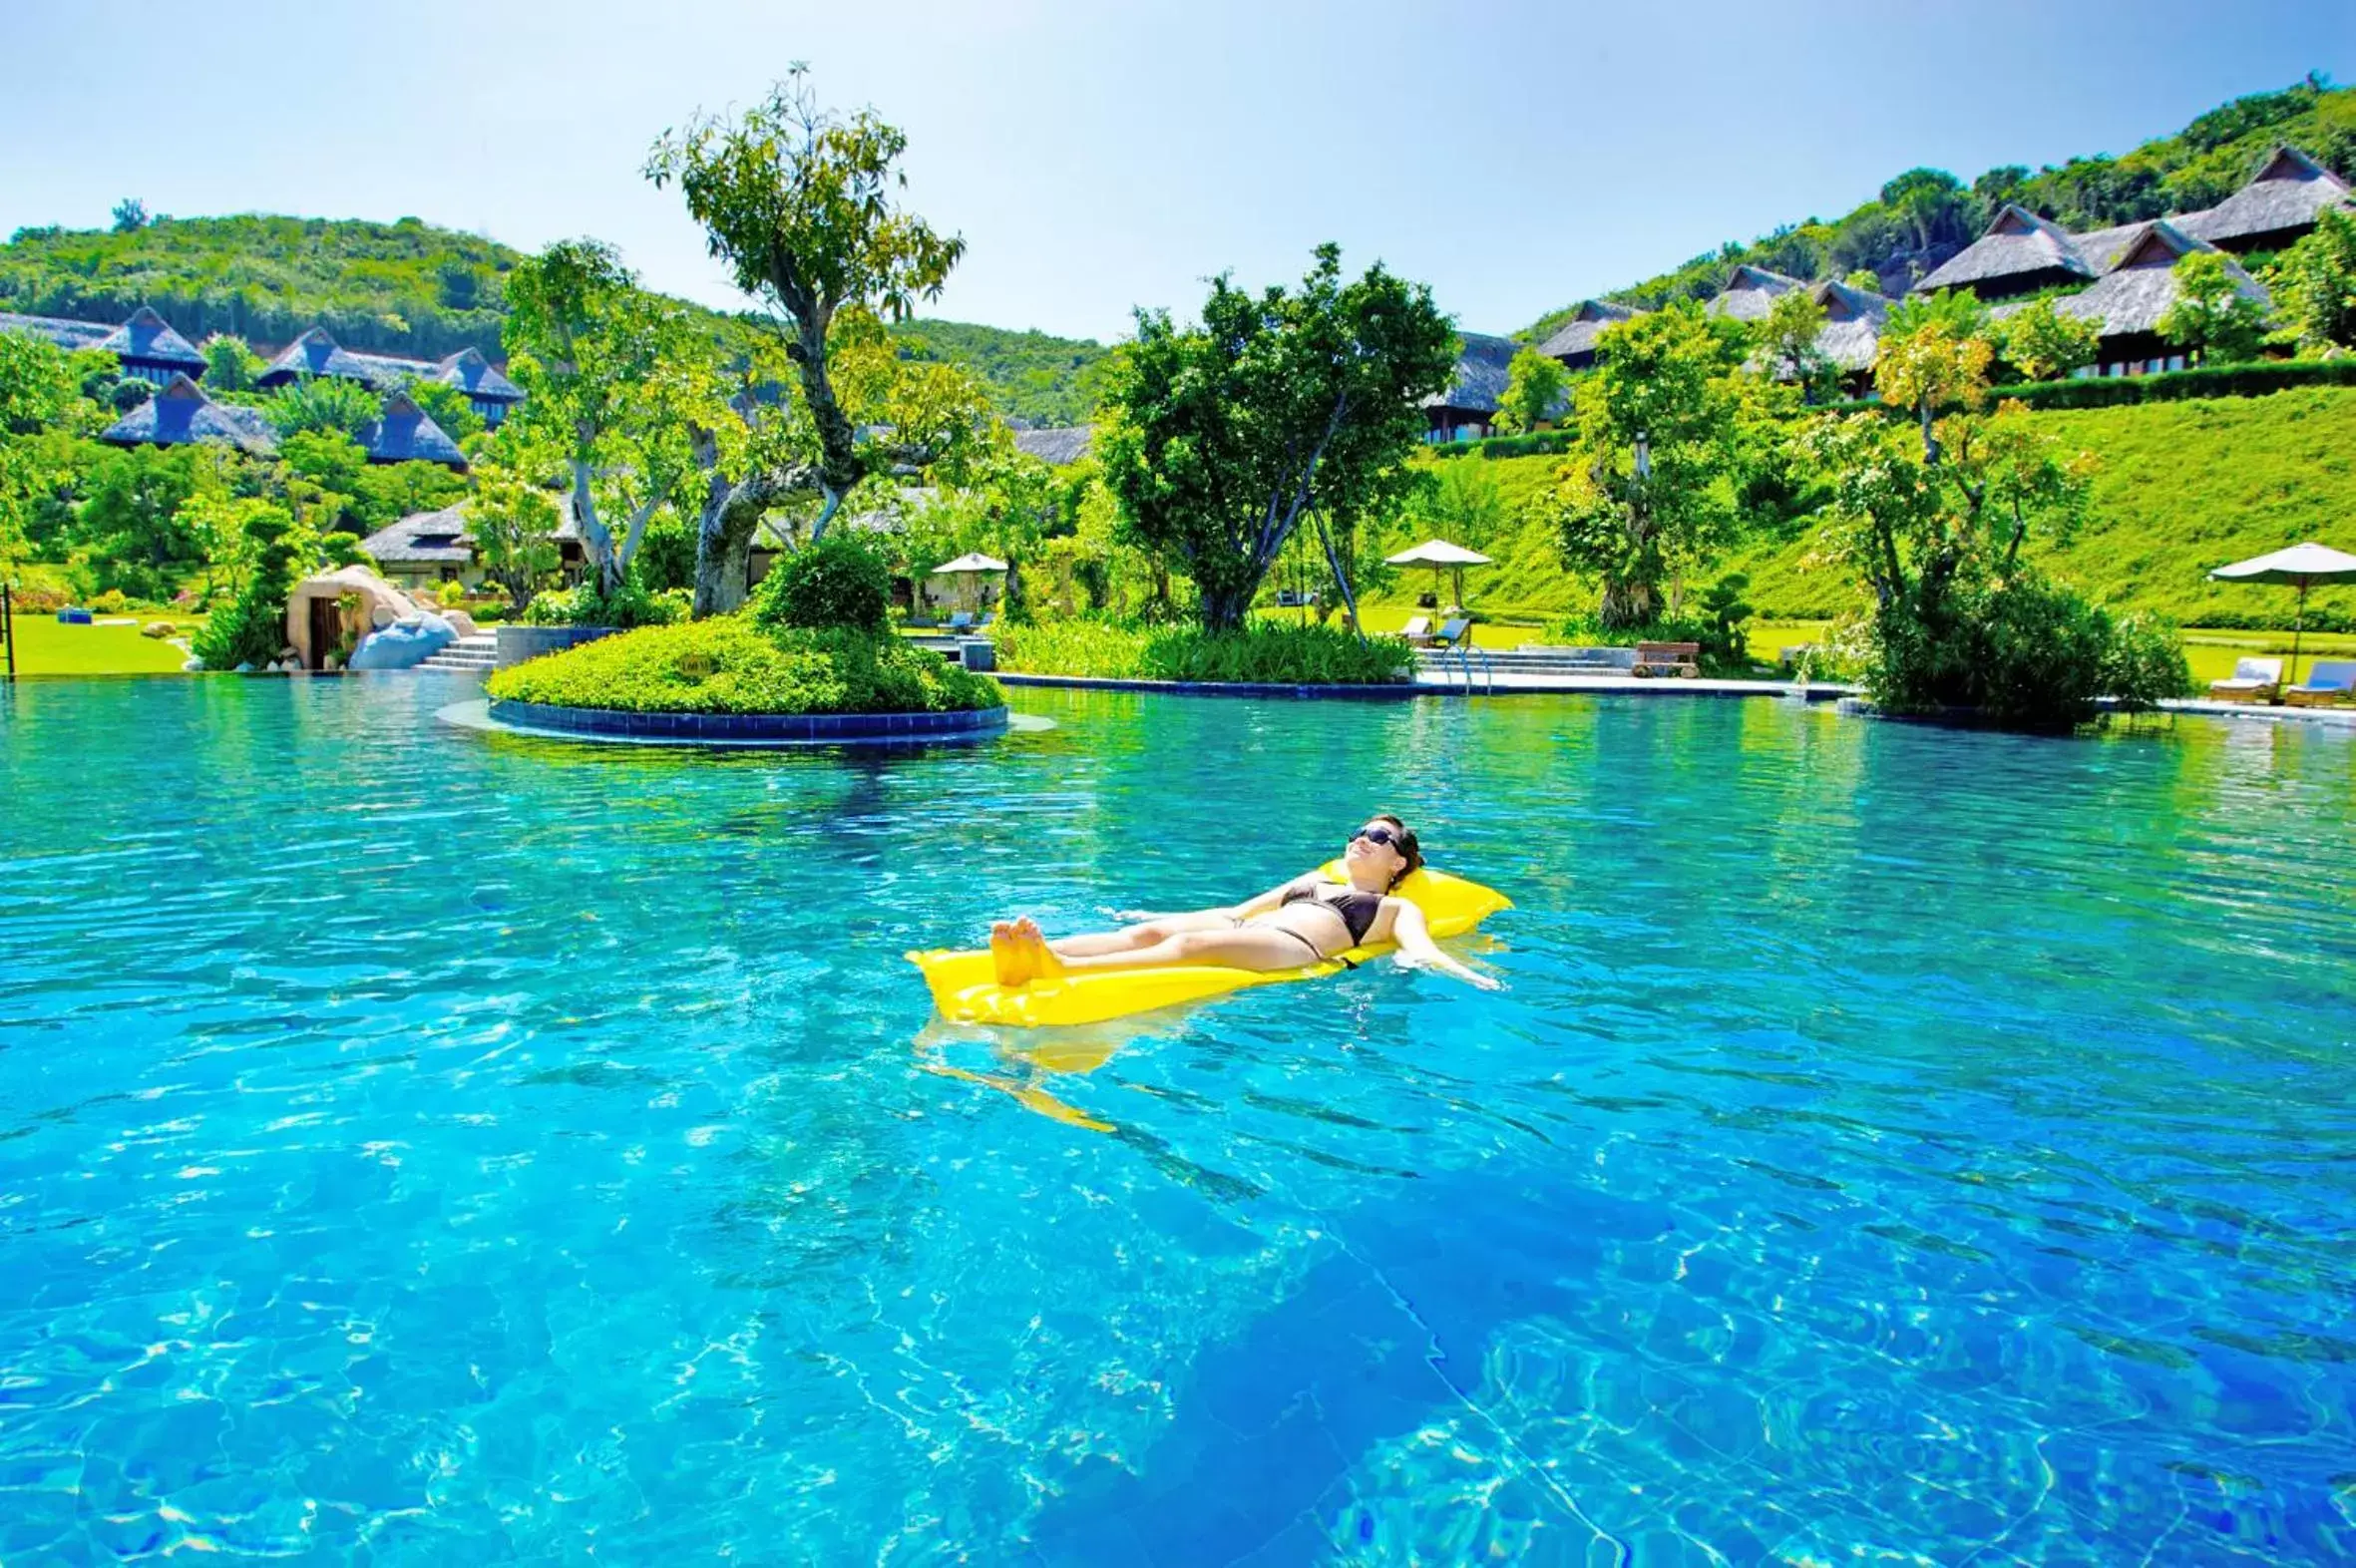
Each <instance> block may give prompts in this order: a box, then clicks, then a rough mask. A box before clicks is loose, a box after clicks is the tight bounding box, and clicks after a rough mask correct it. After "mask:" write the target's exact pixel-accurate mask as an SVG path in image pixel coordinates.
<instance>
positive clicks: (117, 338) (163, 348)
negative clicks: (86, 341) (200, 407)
mask: <svg viewBox="0 0 2356 1568" xmlns="http://www.w3.org/2000/svg"><path fill="white" fill-rule="evenodd" d="M98 346H99V347H100V348H103V349H105V350H106V351H107V352H109V353H111V354H113V355H114V356H115V357H116V358H117V359H120V360H121V361H123V363H125V364H127V365H161V366H164V367H166V368H168V369H172V370H185V371H187V372H188V373H189V374H190V375H192V376H200V375H202V374H203V373H204V356H203V355H202V354H199V353H197V352H196V344H194V343H192V342H190V341H189V340H188V339H187V338H185V337H182V336H181V335H180V334H179V333H178V332H175V331H173V330H172V323H171V322H169V321H167V320H165V319H164V318H163V317H162V316H160V315H158V314H156V312H155V311H154V310H153V309H151V308H149V307H148V306H146V305H142V306H140V307H139V308H138V309H137V310H134V311H133V312H132V313H131V319H130V320H128V321H126V322H124V323H123V324H122V325H121V326H119V327H117V328H115V330H114V331H112V332H110V333H108V334H107V337H106V341H105V342H103V343H100V344H99V345H98Z"/></svg>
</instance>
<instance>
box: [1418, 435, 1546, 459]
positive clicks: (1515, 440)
mask: <svg viewBox="0 0 2356 1568" xmlns="http://www.w3.org/2000/svg"><path fill="white" fill-rule="evenodd" d="M1571 435H1572V433H1571V432H1570V431H1568V430H1539V431H1533V432H1531V433H1530V434H1529V435H1526V436H1490V437H1488V438H1486V439H1485V440H1481V441H1447V442H1434V443H1433V444H1432V445H1431V446H1430V447H1428V448H1426V449H1425V450H1427V451H1428V452H1429V453H1430V454H1431V455H1432V456H1433V457H1442V458H1460V457H1479V458H1515V457H1559V456H1560V455H1562V454H1563V453H1565V452H1568V451H1570V450H1571Z"/></svg>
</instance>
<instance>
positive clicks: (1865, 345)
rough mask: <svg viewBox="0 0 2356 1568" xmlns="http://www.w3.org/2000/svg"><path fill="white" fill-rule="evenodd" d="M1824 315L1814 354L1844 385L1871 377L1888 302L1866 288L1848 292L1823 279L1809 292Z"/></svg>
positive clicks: (1836, 282)
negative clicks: (1828, 366)
mask: <svg viewBox="0 0 2356 1568" xmlns="http://www.w3.org/2000/svg"><path fill="white" fill-rule="evenodd" d="M1808 292H1809V294H1810V296H1811V297H1812V298H1813V299H1814V300H1815V302H1816V303H1817V305H1819V306H1820V307H1822V309H1823V312H1824V325H1823V328H1822V330H1820V331H1819V332H1817V333H1816V351H1817V352H1818V353H1820V354H1822V355H1823V356H1824V357H1825V358H1826V359H1829V360H1831V361H1832V364H1833V368H1834V369H1836V370H1838V371H1839V372H1840V375H1841V379H1842V380H1843V381H1844V382H1853V381H1854V380H1855V379H1856V378H1858V377H1870V376H1871V375H1872V374H1873V361H1874V360H1875V359H1876V358H1877V357H1878V356H1879V355H1880V353H1881V329H1882V327H1883V326H1885V325H1886V324H1887V323H1888V321H1889V315H1890V305H1891V303H1892V301H1891V300H1889V299H1888V298H1886V297H1885V296H1883V295H1881V294H1877V293H1875V292H1874V291H1873V290H1871V289H1869V288H1851V287H1850V286H1849V285H1848V284H1846V283H1843V282H1841V281H1840V280H1839V279H1838V278H1829V277H1828V278H1826V279H1825V280H1824V281H1822V282H1821V283H1818V284H1816V285H1815V287H1814V288H1812V289H1810V290H1809V291H1808Z"/></svg>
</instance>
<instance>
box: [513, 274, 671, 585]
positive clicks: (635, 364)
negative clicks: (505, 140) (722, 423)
mask: <svg viewBox="0 0 2356 1568" xmlns="http://www.w3.org/2000/svg"><path fill="white" fill-rule="evenodd" d="M507 298H508V317H507V326H506V329H505V333H506V339H507V344H508V350H509V364H508V373H509V374H510V375H511V376H513V377H514V378H515V380H516V383H517V385H519V386H521V387H522V388H523V389H524V391H525V393H526V401H525V403H524V406H523V409H522V410H521V411H520V412H519V413H518V414H517V415H516V416H515V417H516V418H517V419H519V420H522V421H524V422H525V423H526V425H527V427H528V428H527V431H526V436H525V439H529V440H534V441H538V442H541V443H544V444H545V445H547V446H548V447H549V448H550V449H552V450H553V451H555V452H558V453H560V454H562V461H563V463H564V466H565V468H566V471H567V472H568V474H569V475H570V477H571V480H572V488H573V510H574V518H575V522H576V524H577V525H578V527H579V528H580V530H581V539H582V546H583V550H584V553H585V554H586V555H587V556H588V558H589V564H590V566H591V567H592V568H594V570H595V572H596V577H597V582H596V587H597V591H598V592H599V593H600V594H605V595H611V594H613V593H615V592H617V591H619V590H620V588H622V586H623V584H624V583H626V582H627V581H628V578H629V568H630V561H631V558H633V557H634V556H635V555H636V554H637V551H638V546H639V544H640V543H641V542H642V541H643V540H644V539H645V537H646V526H647V524H648V523H649V522H650V521H651V520H652V519H653V516H654V513H655V509H657V508H658V507H660V506H662V505H663V504H664V503H665V502H667V501H669V500H670V499H671V498H672V497H673V496H674V495H676V494H677V493H678V491H679V489H680V487H681V485H683V484H684V483H685V482H686V480H687V478H688V476H689V475H690V473H691V472H692V471H693V469H694V458H693V455H692V452H691V450H690V431H691V428H692V427H693V426H694V425H695V424H696V422H697V421H699V420H703V419H708V418H709V417H710V415H709V410H710V408H711V407H712V406H713V404H714V403H715V402H716V397H715V389H714V383H713V379H712V366H711V363H710V361H711V342H710V340H709V339H708V338H707V337H705V336H703V335H702V334H701V333H700V332H698V331H697V330H696V328H695V326H694V325H693V323H692V322H691V321H690V320H689V318H688V317H687V316H686V314H685V313H684V312H683V311H682V310H681V309H680V308H679V307H678V306H677V305H674V304H673V303H671V302H670V301H668V300H665V299H662V298H659V297H657V296H655V295H653V294H650V293H647V292H646V291H645V290H644V289H641V288H639V287H638V284H637V278H636V276H635V275H634V274H633V273H632V272H631V271H630V270H629V269H628V268H627V267H625V266H623V265H622V263H621V259H620V257H619V256H618V255H616V254H615V252H614V251H613V249H612V247H610V246H608V245H606V244H603V243H601V242H599V241H597V240H593V239H568V240H561V241H559V242H558V243H556V244H553V245H550V246H549V247H548V248H547V249H546V250H544V251H542V252H541V253H540V254H539V255H537V256H535V257H533V258H531V259H530V260H528V261H525V262H522V263H520V264H519V265H518V266H517V267H516V268H515V269H514V270H513V271H512V272H510V273H509V274H508V280H507Z"/></svg>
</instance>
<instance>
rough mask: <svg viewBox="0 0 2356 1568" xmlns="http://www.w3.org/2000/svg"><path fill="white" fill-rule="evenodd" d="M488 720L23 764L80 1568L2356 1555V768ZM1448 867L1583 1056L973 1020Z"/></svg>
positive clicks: (27, 1270)
mask: <svg viewBox="0 0 2356 1568" xmlns="http://www.w3.org/2000/svg"><path fill="white" fill-rule="evenodd" d="M471 690H472V688H471V686H470V685H468V684H467V683H465V682H463V681H457V680H450V681H446V680H442V679H438V678H435V677H409V678H402V677H379V678H371V679H352V680H344V681H312V682H291V683H290V682H262V681H235V680H228V679H213V680H203V681H181V680H156V681H111V682H96V681H94V682H73V683H68V682H34V683H27V684H25V685H23V686H20V687H18V688H17V689H15V690H14V691H13V692H6V693H0V1562H5V1563H6V1564H8V1565H9V1568H19V1565H23V1564H34V1563H48V1562H83V1561H95V1560H108V1559H112V1558H115V1557H118V1556H120V1557H153V1556H161V1555H166V1554H170V1553H172V1552H174V1551H176V1550H186V1549H190V1548H215V1549H217V1550H218V1551H219V1552H221V1553H223V1554H237V1553H243V1554H249V1555H267V1554H278V1555H298V1554H305V1553H312V1554H317V1555H319V1556H321V1557H323V1558H327V1559H329V1560H334V1559H340V1558H359V1559H363V1560H366V1561H370V1562H377V1563H428V1562H430V1563H447V1562H488V1561H495V1560H510V1559H515V1560H527V1561H585V1560H589V1559H590V1558H591V1557H593V1558H595V1559H597V1560H601V1561H606V1562H681V1561H702V1560H709V1559H712V1558H717V1557H722V1556H732V1557H734V1558H737V1559H740V1560H748V1561H811V1562H829V1563H833V1562H850V1561H860V1562H890V1563H907V1562H921V1561H934V1560H947V1559H962V1560H969V1561H976V1562H1043V1563H1057V1564H1061V1563H1133V1562H1150V1563H1209V1562H1225V1561H1230V1560H1251V1561H1255V1562H1262V1563H1272V1564H1273V1563H1295V1562H1321V1561H1353V1562H1406V1561H1410V1560H1412V1561H1420V1562H1434V1563H1436V1562H1456V1561H1483V1562H1489V1561H1525V1562H1533V1563H1575V1564H1582V1565H1587V1564H1605V1563H1613V1562H1636V1563H1645V1564H1656V1563H1706V1562H1708V1563H1716V1562H1725V1561H1731V1562H1737V1563H1742V1562H1754V1561H1762V1560H1783V1561H1792V1562H1816V1563H1836V1564H1844V1563H1851V1562H1881V1561H1904V1562H1915V1561H1927V1562H1936V1563H1965V1562H1973V1563H2003V1562H2010V1561H2014V1560H2016V1559H2021V1560H2027V1561H2031V1562H2045V1563H2082V1562H2083V1563H2137V1562H2154V1563H2213V1562H2220V1561H2256V1562H2282V1563H2290V1562H2315V1561H2329V1560H2336V1559H2345V1558H2347V1557H2348V1556H2349V1555H2350V1554H2351V1553H2356V1321H2352V1317H2356V1248H2352V1247H2351V1237H2350V1231H2351V1216H2356V1110H2352V1109H2351V1106H2356V1039H2352V1036H2356V919H2352V918H2351V917H2352V915H2356V907H2352V906H2356V899H2352V895H2351V886H2352V882H2351V878H2352V877H2356V848H2352V842H2356V840H2352V830H2356V746H2352V745H2351V743H2350V742H2349V741H2348V740H2347V739H2345V738H2334V737H2332V736H2329V735H2324V734H2318V733H2312V732H2308V731H2306V730H2303V729H2301V728H2298V727H2295V726H2285V727H2274V726H2266V725H2247V726H2225V725H2218V724H2210V723H2186V724H2181V725H2179V726H2178V727H2177V728H2176V729H2175V731H2174V733H2173V734H2172V735H2171V736H2167V737H2164V738H2158V739H2154V738H2139V739H2127V738H2112V739H2105V740H2081V741H2055V740H2028V739H2008V738H2003V737H1995V736H1986V735H1968V734H1957V733H1950V732H1944V731H1938V730H1928V729H1918V728H1909V727H1899V726H1891V725H1876V724H1871V723H1865V722H1859V721H1855V720H1843V719H1840V718H1838V717H1836V716H1833V715H1831V714H1827V713H1823V712H1801V711H1796V710H1794V709H1793V708H1792V707H1790V706H1789V705H1787V704H1781V703H1775V702H1765V701H1745V702H1710V701H1668V700H1650V701H1619V702H1611V701H1602V702H1597V701H1573V700H1562V699H1538V700H1524V699H1498V700H1495V701H1489V702H1476V703H1471V704H1466V703H1461V702H1448V703H1441V702H1424V703H1417V704H1397V705H1392V704H1381V705H1372V704H1370V705H1359V704H1331V705H1329V704H1319V703H1287V704H1274V703H1250V702H1230V701H1219V700H1202V699H1167V698H1154V697H1137V696H1127V695H1107V696H1057V695H1054V694H1049V693H1024V694H1019V695H1018V697H1017V706H1018V707H1020V708H1023V709H1027V710H1029V711H1032V712H1042V713H1046V714H1049V715H1051V716H1052V717H1053V718H1054V719H1056V720H1057V721H1058V725H1059V727H1057V728H1056V729H1054V730H1052V731H1051V732H1048V733H1045V734H1033V735H1022V736H1016V737H1013V738H1010V739H1008V740H1006V741H1004V742H1001V743H997V744H993V745H990V746H986V747H982V748H980V749H971V750H941V751H934V752H923V753H896V754H882V755H866V756H861V755H853V754H844V753H808V754H787V755H778V754H759V755H736V756H727V757H696V756H685V757H682V756H678V755H675V754H667V753H661V754H650V753H646V752H640V751H609V750H600V749H590V748H584V747H572V746H566V745H563V744H554V743H536V742H530V741H520V740H516V739H513V738H509V737H485V736H481V735H463V734H454V733H451V732H447V731H444V730H441V729H438V728H437V727H436V726H435V725H434V724H433V723H432V722H431V720H430V715H431V714H432V712H433V711H434V710H435V709H436V708H437V707H438V706H440V705H441V704H443V703H446V702H450V701H454V700H457V699H459V698H461V697H463V696H466V695H469V694H471ZM1375 805H1391V806H1397V807H1399V808H1401V809H1402V810H1403V811H1405V812H1406V814H1407V815H1408V816H1409V817H1410V818H1412V819H1413V820H1415V821H1416V822H1417V823H1418V825H1419V826H1420V827H1421V828H1422V829H1423V831H1424V833H1425V836H1426V839H1427V841H1428V843H1429V846H1430V849H1431V853H1432V856H1433V859H1434V861H1435V862H1436V863H1437V864H1440V865H1443V866H1447V867H1450V868H1453V869H1455V870H1458V871H1461V872H1463V873H1465V874H1468V875H1473V876H1476V877H1479V878H1481V879H1483V880H1486V881H1490V882H1493V883H1496V884H1498V885H1500V886H1502V887H1504V888H1506V889H1507V890H1509V891H1510V892H1511V893H1512V894H1513V896H1514V897H1515V898H1516V900H1517V901H1518V903H1519V908H1518V909H1517V910H1515V911H1514V912H1512V913H1511V914H1509V915H1507V916H1504V917H1501V918H1499V919H1497V920H1496V921H1494V922H1493V923H1492V926H1491V928H1490V931H1489V936H1488V939H1487V940H1485V941H1472V942H1468V943H1464V944H1459V945H1458V951H1460V952H1465V953H1470V954H1475V955H1477V956H1478V959H1479V962H1481V963H1483V964H1486V965H1488V966H1491V967H1493V969H1494V970H1495V972H1496V973H1498V974H1499V975H1501V976H1502V977H1503V978H1504V979H1505V980H1507V981H1508V984H1509V988H1508V989H1507V990H1505V991H1503V992H1502V993H1499V994H1495V995H1489V994H1482V993H1477V992H1474V991H1472V990H1470V989H1468V988H1465V987H1462V986H1458V985H1455V984H1452V983H1450V982H1449V981H1447V980H1441V979H1438V978H1434V977H1426V976H1410V975H1406V974H1403V973H1400V972H1397V971H1395V970H1393V969H1390V968H1388V967H1381V968H1376V969H1370V970H1368V971H1365V972H1362V973H1359V974H1354V975H1350V976H1345V977H1342V978H1340V979H1337V980H1331V981H1325V982H1320V983H1317V984H1310V985H1286V986H1270V987H1265V988H1262V989H1258V990H1253V991H1248V992H1244V993H1241V994H1238V995H1236V996H1234V997H1231V998H1229V999H1226V1000H1224V1001H1221V1002H1219V1003H1216V1004H1213V1005H1207V1006H1204V1007H1200V1008H1198V1009H1196V1010H1193V1011H1191V1012H1188V1013H1186V1014H1184V1015H1182V1016H1176V1017H1163V1018H1150V1019H1144V1020H1137V1021H1136V1022H1134V1023H1133V1024H1130V1025H1123V1026H1119V1027H1107V1028H1103V1029H1099V1030H1095V1031H1090V1032H1086V1033H1081V1034H1077V1035H1074V1036H1065V1037H1058V1036H1051V1035H1044V1034H1033V1035H1029V1036H1027V1037H1014V1036H1009V1037H1002V1038H990V1037H987V1036H983V1035H979V1034H971V1033H966V1034H957V1033H950V1032H947V1031H944V1030H943V1029H941V1028H940V1027H939V1026H938V1025H934V1024H930V1023H929V1019H928V1004H927V999H926V995H925V991H924V988H923V986H922V984H921V983H920V982H919V980H918V978H917V975H916V973H915V972H914V970H913V969H911V968H909V967H908V966H906V965H905V964H903V963H901V962H900V954H901V953H902V951H903V950H904V949H907V948H910V947H914V946H920V945H930V944H936V943H940V942H944V941H948V940H956V939H960V938H967V937H971V936H972V935H974V934H975V933H976V932H977V931H978V929H979V928H980V927H981V926H982V923H983V922H984V921H985V920H986V919H987V918H988V917H989V916H991V915H992V914H995V913H998V912H1001V911H1006V910H1031V911H1035V912H1037V913H1039V914H1040V915H1041V916H1042V918H1044V919H1046V920H1047V921H1048V922H1049V923H1050V924H1051V925H1054V926H1059V927H1069V926H1072V925H1077V924H1095V923H1098V922H1102V921H1105V920H1107V919H1109V918H1110V917H1111V912H1112V911H1113V910H1115V909H1117V908H1122V907H1129V906H1138V905H1143V906H1149V907H1165V906H1170V905H1180V904H1186V903H1189V902H1195V901H1202V900H1205V899H1209V898H1212V897H1226V896H1233V895H1239V894H1241V893H1242V892H1244V891H1248V890H1252V889H1256V888H1259V887H1262V886H1265V885H1268V884H1270V883H1273V882H1276V881H1278V880H1280V879H1282V878H1285V877H1288V876H1290V875H1292V874H1294V873H1296V872H1298V871H1300V870H1301V869H1303V868H1304V867H1306V866H1307V865H1309V864H1311V863H1312V862H1313V861H1315V860H1317V859H1319V858H1320V857H1321V856H1323V855H1324V854H1325V853H1327V852H1328V851H1329V850H1330V849H1331V848H1333V847H1334V846H1336V845H1337V844H1338V843H1339V839H1340V835H1341V834H1342V833H1343V832H1345V831H1346V830H1347V829H1348V828H1349V827H1351V826H1354V825H1355V824H1356V823H1357V822H1358V821H1359V820H1360V818H1361V816H1362V815H1363V814H1364V813H1365V812H1366V811H1368V810H1369V809H1370V808H1371V807H1373V806H1375ZM1884 1554H1887V1555H1884ZM184 1560H187V1559H184Z"/></svg>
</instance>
